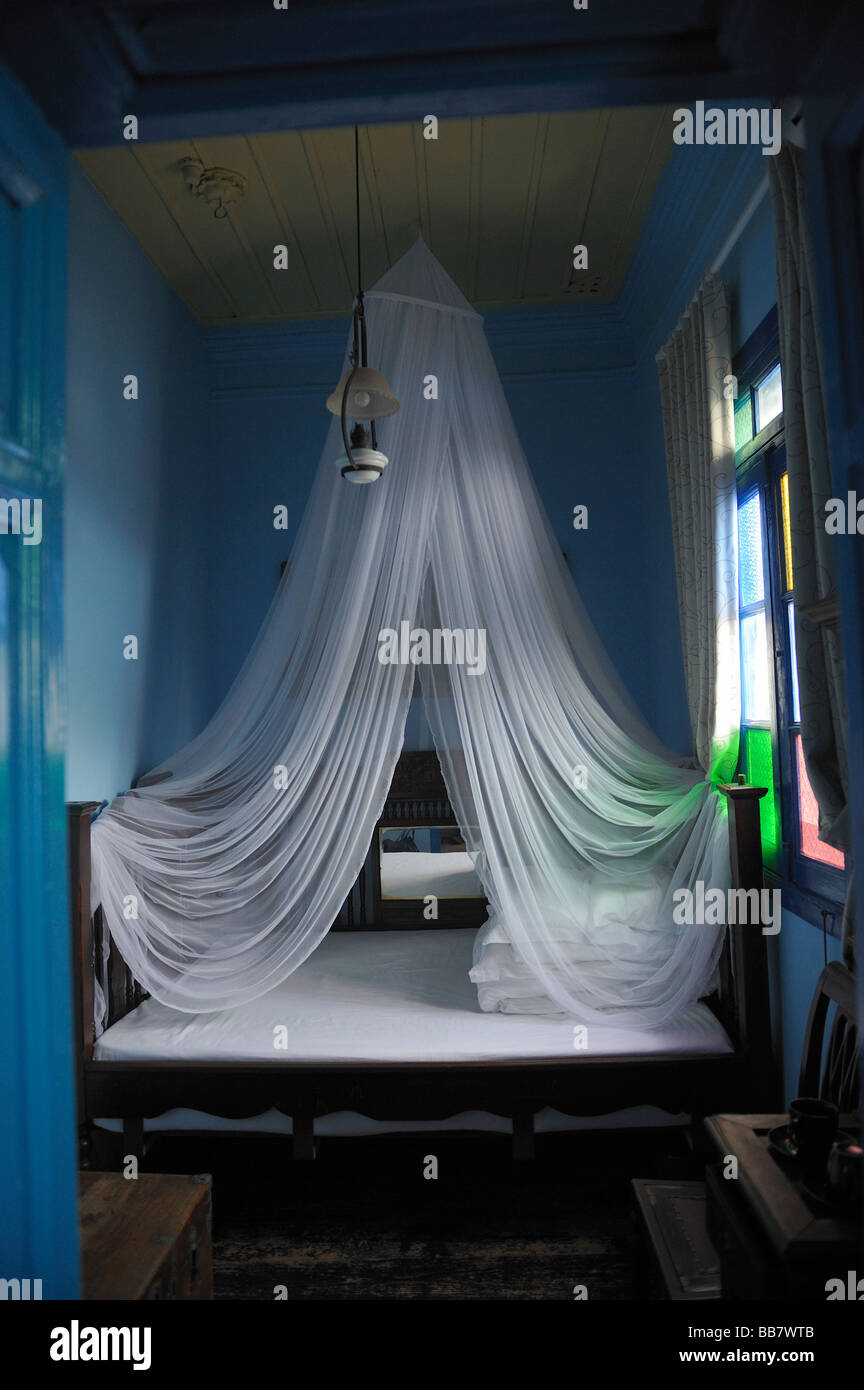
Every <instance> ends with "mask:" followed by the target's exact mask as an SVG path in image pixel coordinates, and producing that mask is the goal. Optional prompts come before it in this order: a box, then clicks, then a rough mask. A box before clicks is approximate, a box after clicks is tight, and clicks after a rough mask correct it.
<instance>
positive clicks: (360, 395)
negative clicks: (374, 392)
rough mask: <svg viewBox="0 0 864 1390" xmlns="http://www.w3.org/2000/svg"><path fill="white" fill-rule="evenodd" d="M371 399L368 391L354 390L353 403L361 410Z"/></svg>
mask: <svg viewBox="0 0 864 1390" xmlns="http://www.w3.org/2000/svg"><path fill="white" fill-rule="evenodd" d="M371 399H372V397H371V396H370V395H369V392H368V391H355V392H354V404H355V405H356V406H359V407H360V409H361V410H364V409H365V408H366V406H367V405H368V404H369V402H370V400H371Z"/></svg>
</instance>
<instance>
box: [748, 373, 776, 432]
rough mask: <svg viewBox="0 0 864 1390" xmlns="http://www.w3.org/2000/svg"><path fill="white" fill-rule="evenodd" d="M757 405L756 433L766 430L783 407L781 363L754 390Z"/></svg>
mask: <svg viewBox="0 0 864 1390" xmlns="http://www.w3.org/2000/svg"><path fill="white" fill-rule="evenodd" d="M754 405H755V407H756V410H755V414H756V433H757V434H758V433H759V431H760V430H764V428H765V426H766V425H770V423H771V421H772V420H776V418H777V416H778V415H779V414H780V412H781V410H782V409H783V382H782V379H781V376H780V363H779V362H778V363H777V366H776V367H774V368H773V369H772V370H771V371H770V372H769V373H768V375H767V376H766V377H763V378H762V380H761V381H760V382H759V385H758V386H757V387H756V390H755V392H754Z"/></svg>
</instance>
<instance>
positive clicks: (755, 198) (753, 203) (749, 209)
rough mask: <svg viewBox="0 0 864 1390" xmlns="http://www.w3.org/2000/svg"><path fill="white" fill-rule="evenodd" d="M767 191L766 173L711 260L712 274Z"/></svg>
mask: <svg viewBox="0 0 864 1390" xmlns="http://www.w3.org/2000/svg"><path fill="white" fill-rule="evenodd" d="M767 192H768V175H767V174H765V175H764V176H763V177H762V179H760V181H759V184H758V185H757V187H756V188H755V190H754V192H753V195H752V197H751V198H750V201H749V202H748V204H747V206H746V207H745V209H744V211H743V212H742V214H741V216H740V217H739V218H738V221H737V222H736V223H735V226H734V227H733V228H732V230H731V232H730V233H729V235H728V237H727V238H726V240H725V241H724V243H723V245H722V246H721V248H720V250H719V251H718V253H717V255H716V256H715V258H714V260H713V261H712V262H711V271H712V274H714V275H716V274H717V273H718V271H719V270H720V269H721V267H722V266H723V264H724V262H725V261H726V259H727V258H728V256H729V255H730V253H731V252H732V250H733V248H734V247H735V245H736V243H737V242H738V241H739V239H740V238H741V236H742V234H743V232H744V229H745V227H746V226H747V224H748V223H749V221H750V219H751V218H752V216H753V214H754V212H755V211H756V209H757V208H758V206H759V204H760V203H761V202H762V199H763V198H764V197H765V194H766V193H767Z"/></svg>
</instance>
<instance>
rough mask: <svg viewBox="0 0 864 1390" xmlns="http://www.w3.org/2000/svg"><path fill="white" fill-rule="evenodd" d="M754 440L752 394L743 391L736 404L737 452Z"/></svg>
mask: <svg viewBox="0 0 864 1390" xmlns="http://www.w3.org/2000/svg"><path fill="white" fill-rule="evenodd" d="M752 438H753V411H752V409H751V406H750V392H749V391H742V393H741V395H740V396H739V397H738V399H737V400H736V402H735V452H736V453H737V452H738V450H739V449H743V448H744V446H745V444H749V443H750V440H751V439H752Z"/></svg>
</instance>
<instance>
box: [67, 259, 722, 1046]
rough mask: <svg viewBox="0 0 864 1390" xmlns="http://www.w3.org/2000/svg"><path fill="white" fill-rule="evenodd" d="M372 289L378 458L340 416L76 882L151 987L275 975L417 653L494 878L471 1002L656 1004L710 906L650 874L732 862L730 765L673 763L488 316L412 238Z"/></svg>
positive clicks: (460, 793) (346, 878)
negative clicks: (544, 472)
mask: <svg viewBox="0 0 864 1390" xmlns="http://www.w3.org/2000/svg"><path fill="white" fill-rule="evenodd" d="M366 314H367V322H368V328H369V340H370V344H371V358H372V360H373V361H374V364H375V366H377V367H379V368H380V369H381V370H382V371H383V372H384V374H385V375H386V376H387V378H388V379H389V381H390V383H391V386H392V387H393V390H394V392H395V394H396V395H397V397H398V398H399V400H400V401H401V409H400V410H399V412H398V413H397V414H396V415H394V416H392V417H391V418H390V419H388V420H385V421H384V422H382V424H381V425H380V427H379V446H380V447H381V448H382V449H383V450H384V451H385V453H387V454H388V455H389V457H390V459H391V463H390V465H389V467H388V468H387V469H386V470H385V472H384V474H383V476H382V477H381V479H380V481H379V482H377V483H375V484H374V485H372V486H367V487H355V486H350V485H348V484H347V483H345V482H343V481H342V480H341V479H340V476H339V468H338V466H337V463H336V460H337V459H338V458H339V456H340V454H341V453H342V448H341V435H340V426H339V422H338V421H334V422H333V424H332V425H331V429H330V433H329V435H328V438H327V442H326V444H325V447H324V451H323V454H322V457H321V462H320V464H319V467H318V471H317V475H316V477H315V481H314V484H313V487H312V492H311V496H310V500H309V503H308V506H307V508H306V512H305V515H304V518H303V521H302V524H301V527H300V531H299V535H298V538H297V541H296V544H295V547H294V550H293V553H292V559H291V564H290V567H289V568H288V570H287V572H286V574H285V576H284V578H283V580H282V584H281V586H280V588H279V591H278V593H277V594H276V596H275V598H274V600H273V603H272V605H271V608H270V611H269V612H268V614H267V616H266V618H265V619H264V622H263V624H262V626H261V629H260V632H259V633H258V636H257V638H256V640H255V643H254V645H253V647H252V649H251V651H250V652H249V655H248V657H247V659H246V661H245V663H244V665H243V667H242V669H241V670H240V672H239V674H238V676H237V678H236V680H235V682H234V685H233V686H232V688H231V690H230V692H229V693H228V695H227V697H226V699H225V700H224V702H223V703H222V705H221V707H220V708H219V710H218V711H217V713H216V714H215V715H214V717H213V718H212V720H211V721H210V723H209V724H208V725H207V727H206V728H205V729H204V731H203V732H202V733H201V734H200V736H199V737H198V738H197V739H195V741H194V742H193V743H191V744H190V745H189V746H188V747H186V748H184V749H182V750H181V751H180V752H179V753H177V754H176V755H175V756H174V757H173V758H170V759H169V760H168V761H167V762H166V763H164V764H163V765H162V766H160V767H158V768H156V769H154V771H153V772H152V773H150V774H149V775H148V777H146V778H144V779H143V780H142V782H141V783H140V784H139V785H138V786H136V788H135V789H134V790H132V791H129V792H127V793H126V794H125V795H123V796H120V797H118V798H116V800H115V801H114V802H113V803H112V804H111V805H110V806H109V807H108V808H107V810H105V811H104V813H103V814H102V815H101V816H100V817H99V819H98V820H97V821H96V824H95V825H94V828H93V832H94V833H93V893H94V896H93V905H94V907H95V906H96V905H97V904H99V903H101V904H102V907H103V910H104V916H105V921H106V923H107V926H108V928H109V929H110V933H111V936H112V938H113V939H114V941H115V942H116V944H117V946H118V947H119V949H120V951H121V953H122V955H123V956H124V958H125V959H126V961H127V963H128V964H129V966H130V968H131V969H132V971H133V973H134V975H135V976H136V978H137V979H138V980H139V981H140V982H141V984H143V985H144V986H145V988H146V989H147V990H149V991H150V993H151V994H152V995H153V996H154V997H155V998H157V999H159V1000H161V1001H162V1002H163V1003H165V1004H167V1005H170V1006H172V1007H174V1008H176V1009H180V1010H185V1011H189V1012H199V1011H202V1010H205V1011H206V1010H216V1009H222V1008H226V1007H229V1006H233V1005H236V1004H241V1003H244V1002H246V1001H248V1000H251V999H253V998H255V997H256V996H258V995H261V994H263V993H264V992H265V991H267V990H269V989H271V988H273V987H274V986H275V985H277V984H278V983H279V982H280V981H281V980H282V979H284V978H285V976H287V975H288V974H290V973H291V972H292V971H293V970H296V968H297V967H298V966H299V965H300V964H301V962H302V961H303V960H304V959H305V958H306V957H307V956H308V955H309V954H310V953H311V952H312V951H314V949H315V947H316V946H317V945H318V943H319V942H320V941H321V940H322V938H323V937H324V935H325V934H326V932H327V931H328V929H329V928H330V926H331V924H332V923H333V921H334V920H335V918H336V916H337V914H338V911H339V908H340V906H341V904H342V903H343V901H344V899H345V897H346V895H347V893H348V891H349V890H350V888H351V886H352V884H353V882H354V880H355V879H356V877H357V874H358V872H359V870H360V868H361V866H362V864H363V861H364V858H365V856H366V853H367V850H368V847H369V843H370V838H371V835H372V831H373V828H374V825H375V822H376V820H377V819H378V817H379V816H380V814H381V810H382V807H383V804H384V801H385V799H386V796H387V792H388V789H389V786H390V781H391V778H392V775H393V771H394V767H395V763H396V760H397V757H398V755H399V752H400V749H401V746H402V736H403V730H404V726H405V720H406V715H407V712H408V706H409V701H410V698H411V692H412V686H413V683H414V676H415V670H416V667H417V665H418V664H419V669H420V678H421V685H422V690H423V696H424V701H425V707H426V713H427V716H428V719H429V723H430V725H431V728H432V732H433V735H434V738H435V743H436V747H437V751H438V757H439V760H440V762H441V767H442V771H443V774H444V778H445V781H446V784H447V788H448V791H449V794H450V798H451V801H452V803H453V806H454V809H455V812H456V815H457V818H458V820H459V822H460V824H461V826H462V830H463V834H464V835H465V837H466V840H467V842H468V846H469V849H471V850H472V851H473V852H474V853H475V856H476V860H477V866H478V872H479V873H480V877H481V879H482V882H483V885H484V888H485V890H486V894H487V897H488V899H489V904H490V915H489V921H488V922H487V923H486V925H485V926H484V927H483V928H482V929H481V930H480V932H479V935H478V938H477V943H476V947H475V952H474V968H473V970H472V978H473V979H474V980H475V982H476V984H477V988H478V995H479V1001H480V1005H481V1007H483V1008H486V1009H496V1008H497V1009H503V1010H505V1011H512V1012H525V1011H528V1012H537V1011H564V1012H567V1013H570V1014H572V1015H573V1016H574V1018H576V1019H579V1020H582V1021H586V1022H593V1023H597V1024H602V1023H603V1022H607V1023H608V1022H613V1021H617V1020H616V1016H618V1015H621V1014H622V1013H626V1015H627V1020H628V1022H630V1023H632V1024H633V1025H634V1026H637V1027H644V1028H650V1027H659V1026H661V1025H662V1024H663V1023H665V1022H666V1021H668V1020H669V1019H671V1018H672V1017H674V1016H675V1015H676V1014H678V1013H680V1012H681V1011H682V1010H683V1009H684V1008H686V1007H687V1006H688V1005H690V1004H691V1003H693V1002H694V1001H695V1000H696V999H697V998H699V996H700V995H702V994H704V993H706V992H707V991H708V989H709V988H710V985H711V981H712V976H713V973H714V970H715V967H716V962H717V957H718V954H719V950H720V945H721V935H722V928H720V927H717V926H686V925H679V924H677V923H676V921H675V917H676V916H677V915H680V914H676V913H675V912H674V904H673V899H672V894H673V892H674V891H675V890H676V889H677V888H680V887H686V886H692V885H693V884H694V883H695V882H696V881H698V880H701V881H702V882H703V883H704V884H706V885H710V886H715V887H720V888H725V887H726V886H727V885H728V883H729V862H728V845H727V838H726V831H725V823H724V816H725V809H724V800H723V798H722V797H721V796H720V795H719V793H718V792H717V790H716V788H715V786H714V783H715V782H716V781H717V780H718V779H719V778H720V777H721V776H728V775H730V774H731V772H732V769H731V768H728V767H726V768H723V767H715V768H714V769H712V770H711V771H712V775H710V776H708V777H706V775H705V773H704V772H703V771H702V770H701V769H696V768H694V767H692V766H683V765H681V760H680V759H678V758H676V757H675V756H674V755H672V754H670V753H669V752H667V751H666V750H665V749H664V748H663V747H662V746H661V745H660V744H659V743H658V741H657V740H656V739H655V738H654V737H653V735H652V734H651V732H650V730H649V729H648V728H647V726H646V725H645V724H644V722H643V720H642V719H641V717H640V715H639V714H638V712H637V710H636V708H635V706H634V705H633V704H632V702H631V701H630V699H629V698H628V696H627V694H626V693H625V691H624V689H623V687H622V686H621V684H620V682H619V681H618V679H617V677H616V675H615V673H614V671H613V669H612V668H611V665H610V663H609V661H608V659H607V658H606V656H605V654H604V651H603V649H602V646H601V644H600V642H599V640H598V638H597V636H596V634H595V632H594V630H593V628H592V626H591V623H590V621H589V619H588V617H587V614H586V613H585V611H584V608H583V606H582V603H581V601H580V599H579V596H578V594H577V592H576V589H575V587H574V585H573V582H572V580H571V577H570V575H569V572H568V570H567V567H566V564H565V563H564V560H563V557H562V555H561V552H560V549H559V547H558V545H557V544H556V541H555V538H554V536H553V533H552V531H551V528H550V526H549V523H548V520H547V518H546V516H545V513H544V511H543V507H542V505H541V503H540V500H539V497H538V495H537V492H536V489H535V487H534V484H533V481H532V478H531V475H530V473H529V470H528V467H527V465H526V462H525V459H524V457H523V454H522V450H521V448H520V445H519V441H518V438H517V435H516V431H515V428H514V425H513V422H512V420H511V417H510V413H509V410H508V408H507V404H506V402H505V399H504V395H503V391H502V388H501V383H500V380H499V378H498V373H497V371H496V369H495V365H494V362H493V360H492V356H491V353H490V350H489V347H488V344H487V342H486V339H485V336H484V332H483V324H482V320H481V319H480V318H479V317H478V315H477V314H476V313H475V312H474V311H473V310H472V308H471V306H470V305H469V304H468V302H467V301H466V300H465V299H464V298H463V296H462V295H461V293H460V292H459V290H458V289H457V287H456V286H455V284H454V283H453V281H452V280H451V279H450V278H449V277H448V276H447V274H446V273H445V272H444V270H443V269H442V267H441V266H440V265H439V264H438V262H437V261H436V260H435V259H434V257H433V256H432V255H431V253H430V252H429V251H428V249H427V248H426V246H425V245H424V244H423V242H422V241H418V242H417V244H416V245H415V246H414V248H413V249H412V250H411V251H410V252H408V254H407V255H406V256H404V257H403V258H402V260H400V261H399V262H398V263H397V264H396V265H395V266H394V267H393V268H392V269H391V270H390V271H389V272H388V273H387V274H386V275H385V276H384V278H383V279H382V280H380V281H379V282H378V284H377V285H376V287H375V289H374V290H373V291H371V292H370V293H369V294H368V295H367V300H366ZM431 377H434V378H435V380H436V383H437V393H436V391H435V390H434V388H433V386H432V384H431V383H430V378H431ZM290 466H292V465H291V456H290V448H287V449H286V467H290ZM424 634H425V635H424ZM460 658H461V659H460ZM720 743H721V744H722V743H724V741H723V740H720ZM725 744H726V746H728V741H725ZM718 746H719V744H718Z"/></svg>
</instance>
